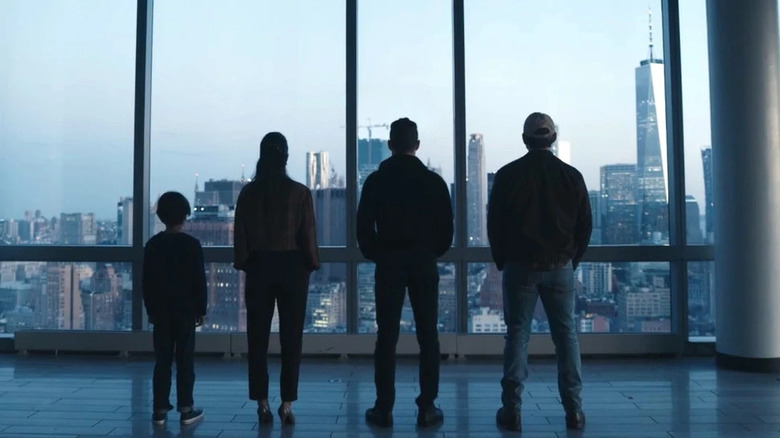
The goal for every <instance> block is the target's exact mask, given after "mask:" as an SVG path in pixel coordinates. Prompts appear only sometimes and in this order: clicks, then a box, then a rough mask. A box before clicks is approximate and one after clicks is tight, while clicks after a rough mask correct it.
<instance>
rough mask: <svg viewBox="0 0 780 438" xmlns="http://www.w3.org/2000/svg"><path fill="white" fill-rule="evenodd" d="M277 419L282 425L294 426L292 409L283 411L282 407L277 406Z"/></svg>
mask: <svg viewBox="0 0 780 438" xmlns="http://www.w3.org/2000/svg"><path fill="white" fill-rule="evenodd" d="M279 419H280V420H282V425H285V424H295V415H293V413H292V409H290V408H287V409H285V408H284V405H281V406H279Z"/></svg>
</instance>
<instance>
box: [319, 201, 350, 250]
mask: <svg viewBox="0 0 780 438" xmlns="http://www.w3.org/2000/svg"><path fill="white" fill-rule="evenodd" d="M311 194H312V198H313V201H314V216H315V218H316V222H317V240H318V242H319V244H320V245H321V246H343V245H345V244H346V241H347V225H346V224H347V189H345V188H328V189H315V190H312V192H311Z"/></svg>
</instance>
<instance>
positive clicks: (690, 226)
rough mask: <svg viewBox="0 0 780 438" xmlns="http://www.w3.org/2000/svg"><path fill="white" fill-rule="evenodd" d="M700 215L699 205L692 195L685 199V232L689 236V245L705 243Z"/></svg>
mask: <svg viewBox="0 0 780 438" xmlns="http://www.w3.org/2000/svg"><path fill="white" fill-rule="evenodd" d="M700 222H701V221H700V215H699V203H698V202H697V201H696V198H694V197H693V196H691V195H688V196H686V197H685V230H686V233H685V234H686V235H687V236H688V243H689V244H691V245H701V244H702V243H704V238H703V237H702V232H701V224H700Z"/></svg>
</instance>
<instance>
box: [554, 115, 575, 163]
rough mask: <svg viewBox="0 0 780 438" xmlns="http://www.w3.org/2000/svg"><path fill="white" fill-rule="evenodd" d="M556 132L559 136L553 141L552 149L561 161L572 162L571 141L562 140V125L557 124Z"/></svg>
mask: <svg viewBox="0 0 780 438" xmlns="http://www.w3.org/2000/svg"><path fill="white" fill-rule="evenodd" d="M555 133H556V134H557V136H556V137H557V138H556V140H555V142H553V144H552V146H550V150H551V151H552V153H553V155H555V156H556V157H558V158H559V159H560V160H561V161H563V162H564V163H566V164H571V143H569V142H568V141H565V140H561V128H560V126H558V125H555Z"/></svg>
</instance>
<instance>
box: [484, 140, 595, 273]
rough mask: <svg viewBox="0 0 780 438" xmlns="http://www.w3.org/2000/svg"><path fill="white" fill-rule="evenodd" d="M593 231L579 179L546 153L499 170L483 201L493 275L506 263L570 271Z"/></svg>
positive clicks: (536, 152)
mask: <svg viewBox="0 0 780 438" xmlns="http://www.w3.org/2000/svg"><path fill="white" fill-rule="evenodd" d="M592 227H593V219H592V213H591V210H590V200H589V198H588V189H587V188H586V187H585V181H584V180H583V178H582V174H581V173H580V172H579V171H578V170H577V169H575V168H574V167H572V166H569V165H568V164H566V163H564V162H563V161H561V160H560V159H558V157H556V156H555V155H553V154H552V152H550V150H549V149H534V150H531V151H529V152H528V153H527V154H526V155H525V156H523V157H522V158H520V159H518V160H515V161H513V162H511V163H509V164H507V165H506V166H504V167H502V168H501V169H500V170H499V171H498V172H497V173H496V176H495V180H494V182H493V188H492V190H491V192H490V201H489V202H488V239H489V240H490V250H491V252H492V254H493V260H494V261H495V262H496V266H497V267H498V269H499V270H501V269H503V268H504V265H505V264H506V263H507V262H510V261H514V262H522V263H528V264H531V265H532V266H533V267H535V268H537V269H539V270H551V269H554V268H556V267H560V266H562V265H564V264H566V263H567V262H568V261H569V260H571V261H572V264H573V265H574V267H575V268H576V267H577V265H579V263H580V260H581V259H582V256H583V254H585V250H586V249H587V248H588V242H589V241H590V234H591V231H592Z"/></svg>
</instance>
